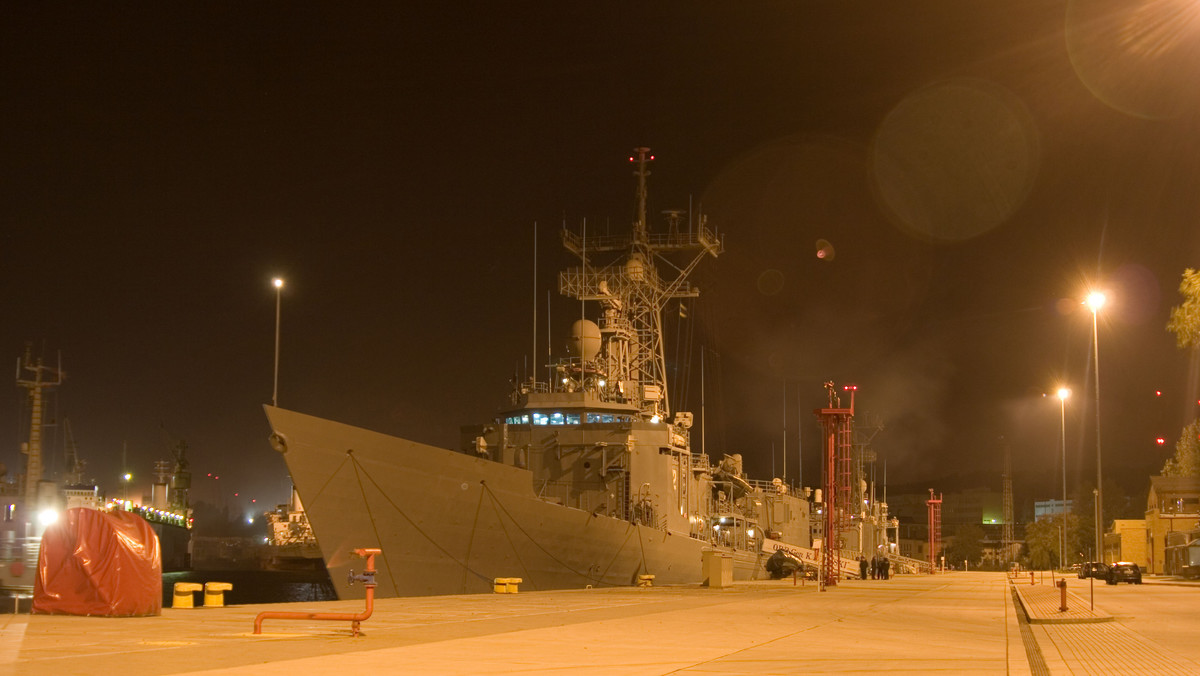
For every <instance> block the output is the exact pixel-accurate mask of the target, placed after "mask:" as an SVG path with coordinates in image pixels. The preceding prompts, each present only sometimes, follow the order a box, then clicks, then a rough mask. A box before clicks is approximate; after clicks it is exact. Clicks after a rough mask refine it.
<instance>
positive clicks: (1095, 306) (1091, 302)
mask: <svg viewBox="0 0 1200 676" xmlns="http://www.w3.org/2000/svg"><path fill="white" fill-rule="evenodd" d="M1107 301H1108V298H1107V297H1106V296H1105V295H1104V294H1103V293H1101V292H1100V291H1093V292H1091V293H1089V294H1088V297H1087V301H1086V304H1087V306H1088V307H1089V308H1091V310H1092V355H1093V357H1094V359H1095V361H1094V370H1095V372H1096V560H1097V561H1100V562H1101V563H1103V562H1104V547H1103V544H1104V502H1103V501H1104V488H1103V486H1104V476H1103V474H1102V473H1101V471H1100V334H1099V331H1098V330H1097V328H1096V324H1097V315H1099V313H1100V308H1102V307H1104V303H1106V302H1107Z"/></svg>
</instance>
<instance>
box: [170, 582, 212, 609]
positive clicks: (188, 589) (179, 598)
mask: <svg viewBox="0 0 1200 676" xmlns="http://www.w3.org/2000/svg"><path fill="white" fill-rule="evenodd" d="M203 588H204V585H202V584H200V583H199V582H176V583H175V594H174V596H173V597H172V598H171V607H172V608H195V607H196V599H195V597H194V596H193V595H192V593H193V592H198V591H200V590H201V589H203Z"/></svg>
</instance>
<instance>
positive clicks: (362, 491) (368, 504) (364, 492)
mask: <svg viewBox="0 0 1200 676" xmlns="http://www.w3.org/2000/svg"><path fill="white" fill-rule="evenodd" d="M346 457H349V458H354V449H352V448H351V449H346ZM354 480H355V481H356V482H358V492H359V493H360V494H361V495H362V500H363V508H365V509H366V510H367V519H368V520H369V521H370V522H371V531H372V532H374V533H375V541H376V542H378V543H379V551H380V556H381V557H383V563H384V564H385V566H384V567H385V568H387V572H388V579H389V580H391V581H392V589H393V590H395V591H396V592H397V593H399V591H400V588H399V587H397V586H396V576H395V575H392V566H391V565H390V564H388V562H387V553H386V552H384V551H383V538H381V537H379V524H377V523H375V514H374V513H372V512H371V502H370V501H369V500H367V489H366V487H364V486H363V483H362V476H361V475H360V474H359V473H358V460H357V459H355V460H354Z"/></svg>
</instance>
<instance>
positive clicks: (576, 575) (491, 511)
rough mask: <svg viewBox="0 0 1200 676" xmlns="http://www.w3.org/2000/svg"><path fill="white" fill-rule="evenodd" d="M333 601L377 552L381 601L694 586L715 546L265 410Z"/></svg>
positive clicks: (751, 561)
mask: <svg viewBox="0 0 1200 676" xmlns="http://www.w3.org/2000/svg"><path fill="white" fill-rule="evenodd" d="M265 409H266V412H267V416H268V418H269V420H270V424H271V427H272V429H273V430H274V432H275V434H276V435H278V437H280V441H281V444H282V447H283V448H285V449H286V450H285V452H284V459H285V461H286V462H287V465H288V468H289V470H290V472H291V474H292V479H293V481H294V483H295V485H296V488H297V490H298V491H299V493H300V496H301V499H302V500H303V503H304V505H305V508H306V510H307V512H308V517H309V520H310V522H311V524H312V527H313V532H314V534H315V535H316V538H317V540H318V543H319V545H320V548H321V553H322V556H323V558H324V559H325V563H326V566H327V567H328V569H329V573H330V577H331V578H332V580H333V583H334V586H335V587H336V589H337V593H338V596H339V597H340V598H343V599H347V598H361V597H362V596H363V590H362V587H361V586H355V585H349V584H348V582H347V577H348V575H349V573H350V571H351V570H354V571H361V569H362V567H363V562H362V561H361V560H359V559H355V558H353V555H352V552H353V550H355V549H358V548H364V547H378V548H380V549H382V550H383V554H382V555H381V556H379V557H376V567H377V568H378V570H379V572H378V574H377V577H376V580H377V583H378V587H377V589H376V594H378V595H379V596H381V597H392V596H422V595H440V594H469V593H481V592H488V591H491V589H492V585H493V580H494V578H497V577H519V578H522V580H523V582H522V585H521V589H522V590H541V589H571V588H578V589H582V588H585V587H588V586H623V585H630V584H634V583H636V581H637V576H638V575H640V574H651V575H654V576H655V583H658V584H663V583H666V584H680V583H700V582H703V577H702V568H703V567H702V558H703V553H704V551H705V550H711V549H713V545H712V544H710V543H708V542H705V541H702V540H698V539H695V538H693V537H689V535H688V534H687V533H678V532H672V531H670V530H665V529H658V528H651V527H648V526H644V525H638V524H633V523H630V522H629V521H625V520H622V519H617V518H612V517H609V516H605V515H602V514H595V513H593V512H589V511H586V510H582V509H577V508H574V507H569V506H564V505H561V504H555V502H553V501H548V500H545V499H542V498H539V497H538V495H537V494H535V493H534V490H533V484H534V481H533V477H532V474H531V472H530V471H529V470H526V469H522V468H519V467H514V466H510V465H505V464H500V463H496V462H492V461H490V460H487V459H482V458H476V457H472V456H470V455H466V454H463V453H456V452H454V451H449V450H445V449H440V448H436V447H433V446H428V445H425V444H420V443H416V442H412V441H408V440H405V439H401V438H397V437H392V436H388V435H385V434H380V433H377V432H372V431H369V430H365V429H362V428H358V427H353V426H350V425H344V424H341V423H337V422H333V421H329V420H324V419H321V418H316V417H313V416H309V415H305V414H301V413H296V412H293V411H288V410H284V409H280V408H276V407H271V406H267V407H265ZM720 549H722V550H724V551H727V552H728V553H729V554H731V555H732V556H733V563H734V570H733V573H734V579H750V578H753V577H757V576H760V575H765V573H764V572H763V563H764V562H765V558H764V556H763V555H762V553H761V552H753V551H746V550H734V549H732V548H728V549H726V548H720Z"/></svg>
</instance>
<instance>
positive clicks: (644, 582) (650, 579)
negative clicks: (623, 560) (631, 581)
mask: <svg viewBox="0 0 1200 676" xmlns="http://www.w3.org/2000/svg"><path fill="white" fill-rule="evenodd" d="M637 586H639V587H653V586H654V576H653V575H638V581H637Z"/></svg>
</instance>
